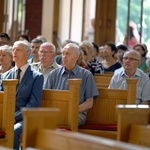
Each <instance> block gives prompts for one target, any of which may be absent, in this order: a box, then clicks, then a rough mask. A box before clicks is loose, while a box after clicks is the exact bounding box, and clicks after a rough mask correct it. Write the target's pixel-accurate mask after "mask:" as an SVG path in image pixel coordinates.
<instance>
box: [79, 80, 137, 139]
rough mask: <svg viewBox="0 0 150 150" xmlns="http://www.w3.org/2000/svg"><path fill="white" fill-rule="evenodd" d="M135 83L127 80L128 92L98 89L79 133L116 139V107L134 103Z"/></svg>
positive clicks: (135, 81)
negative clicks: (97, 94)
mask: <svg viewBox="0 0 150 150" xmlns="http://www.w3.org/2000/svg"><path fill="white" fill-rule="evenodd" d="M137 81H138V80H137V79H133V80H132V79H127V84H128V86H127V87H128V89H130V90H128V89H127V90H122V89H106V88H100V87H99V88H98V90H99V93H100V95H99V96H98V97H97V98H96V100H94V104H93V107H92V108H91V109H90V110H89V111H88V115H87V119H86V123H85V125H84V126H81V127H79V132H82V133H87V134H92V135H96V136H102V137H106V138H111V139H116V138H117V112H116V105H118V104H128V103H129V104H130V103H134V104H135V103H136V83H137ZM131 93H132V94H131Z"/></svg>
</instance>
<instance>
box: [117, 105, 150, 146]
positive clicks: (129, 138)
mask: <svg viewBox="0 0 150 150" xmlns="http://www.w3.org/2000/svg"><path fill="white" fill-rule="evenodd" d="M117 112H118V132H117V140H118V141H123V142H129V143H133V144H137V145H143V146H148V147H150V107H149V106H148V105H138V106H137V105H118V106H117Z"/></svg>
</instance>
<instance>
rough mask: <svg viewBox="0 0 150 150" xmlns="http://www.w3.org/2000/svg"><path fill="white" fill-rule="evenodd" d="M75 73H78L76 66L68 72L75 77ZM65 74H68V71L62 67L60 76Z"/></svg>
mask: <svg viewBox="0 0 150 150" xmlns="http://www.w3.org/2000/svg"><path fill="white" fill-rule="evenodd" d="M77 71H78V65H75V66H74V68H73V69H72V70H70V71H69V72H72V73H73V74H74V75H76V74H77ZM65 72H68V71H66V69H65V67H63V70H62V74H64V73H65Z"/></svg>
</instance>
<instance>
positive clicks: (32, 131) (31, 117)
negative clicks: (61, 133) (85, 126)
mask: <svg viewBox="0 0 150 150" xmlns="http://www.w3.org/2000/svg"><path fill="white" fill-rule="evenodd" d="M22 113H23V119H24V126H23V137H22V148H23V149H25V148H26V147H34V143H35V140H36V138H35V137H36V136H37V131H38V130H39V129H42V128H44V129H56V128H57V123H58V117H59V114H60V110H59V109H58V108H23V109H22Z"/></svg>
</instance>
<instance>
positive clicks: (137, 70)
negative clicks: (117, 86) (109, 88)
mask: <svg viewBox="0 0 150 150" xmlns="http://www.w3.org/2000/svg"><path fill="white" fill-rule="evenodd" d="M120 75H121V76H127V77H128V75H127V74H126V73H125V69H123V70H121V72H120ZM132 77H141V74H140V71H139V69H138V68H137V69H136V72H135V74H134V75H133V76H132Z"/></svg>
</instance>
